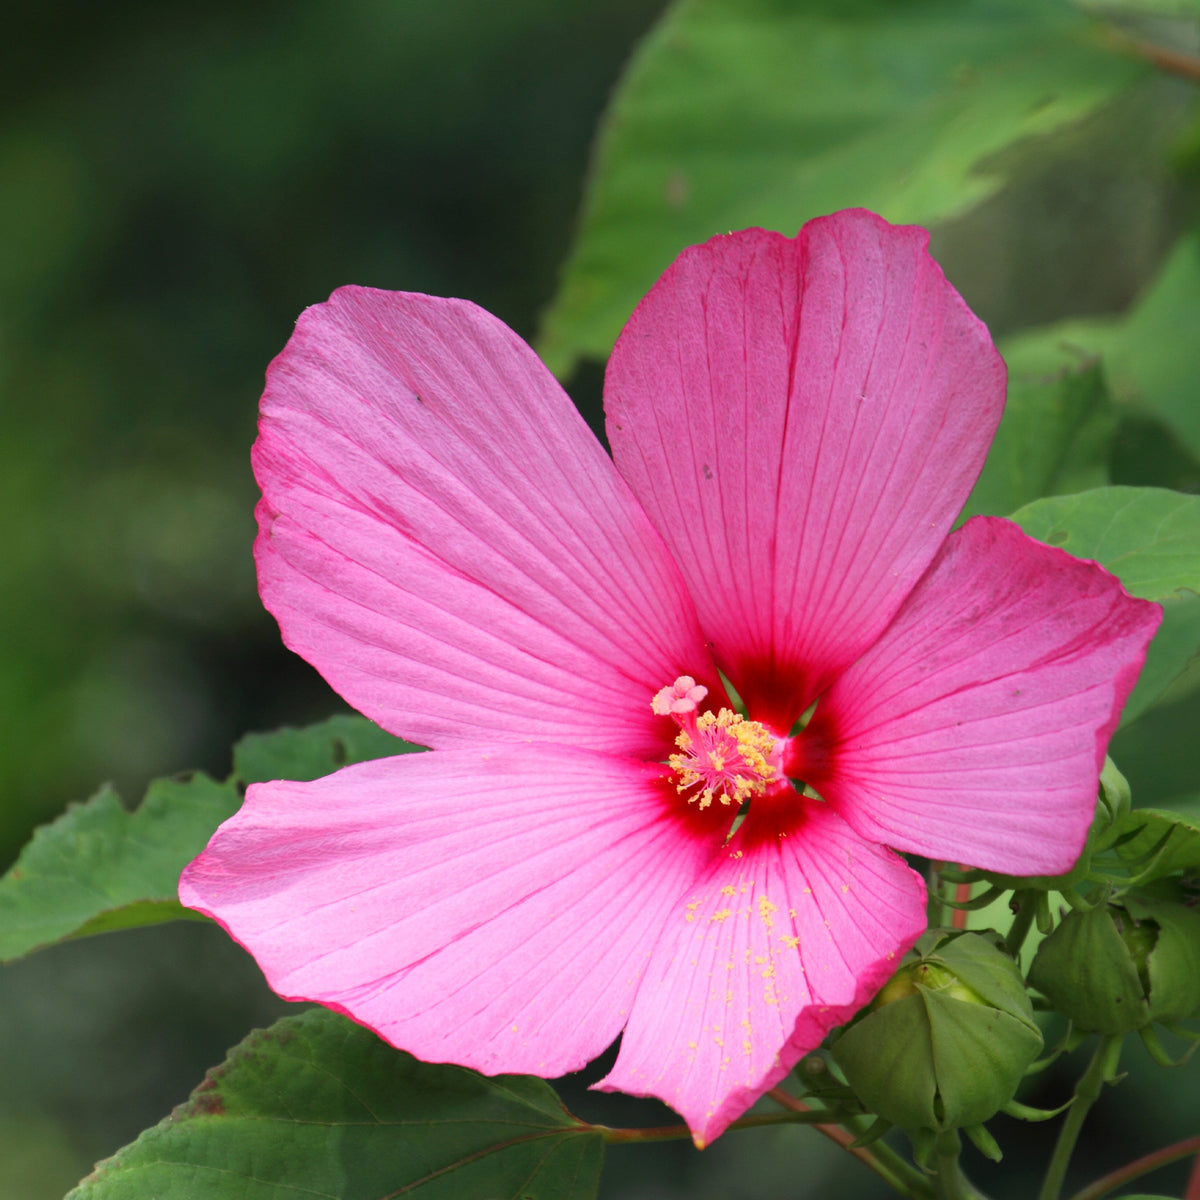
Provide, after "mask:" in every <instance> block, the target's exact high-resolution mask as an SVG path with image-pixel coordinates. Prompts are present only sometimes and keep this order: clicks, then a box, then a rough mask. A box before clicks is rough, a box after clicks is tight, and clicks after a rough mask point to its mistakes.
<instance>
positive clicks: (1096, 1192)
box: [1071, 1137, 1200, 1200]
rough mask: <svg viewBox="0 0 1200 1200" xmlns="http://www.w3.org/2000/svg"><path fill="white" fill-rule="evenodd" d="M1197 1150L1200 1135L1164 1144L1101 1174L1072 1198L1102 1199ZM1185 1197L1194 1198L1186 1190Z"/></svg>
mask: <svg viewBox="0 0 1200 1200" xmlns="http://www.w3.org/2000/svg"><path fill="white" fill-rule="evenodd" d="M1197 1152H1200V1137H1190V1138H1187V1139H1185V1140H1184V1141H1182V1142H1175V1143H1174V1145H1171V1146H1164V1147H1163V1148H1162V1149H1161V1150H1155V1151H1154V1152H1153V1153H1151V1154H1145V1155H1143V1156H1142V1157H1141V1158H1135V1159H1134V1160H1133V1162H1129V1163H1126V1164H1125V1165H1124V1166H1123V1167H1118V1168H1117V1169H1116V1170H1115V1171H1110V1172H1109V1173H1108V1174H1107V1175H1103V1176H1101V1177H1100V1178H1099V1179H1097V1180H1096V1181H1095V1182H1094V1183H1089V1184H1088V1186H1087V1187H1085V1188H1083V1189H1082V1191H1078V1192H1076V1193H1075V1194H1074V1195H1073V1196H1072V1197H1071V1200H1102V1197H1104V1196H1107V1195H1108V1193H1109V1192H1111V1191H1114V1190H1115V1189H1116V1188H1119V1187H1121V1186H1122V1185H1123V1184H1126V1183H1129V1181H1130V1180H1132V1179H1137V1178H1138V1177H1139V1176H1142V1175H1146V1174H1149V1172H1151V1171H1155V1170H1157V1169H1158V1168H1159V1167H1165V1166H1166V1165H1167V1164H1168V1163H1173V1162H1178V1161H1179V1160H1180V1159H1181V1158H1187V1156H1188V1155H1189V1154H1196V1153H1197ZM1184 1197H1185V1200H1192V1198H1191V1196H1190V1195H1189V1193H1188V1192H1186V1191H1185V1192H1184Z"/></svg>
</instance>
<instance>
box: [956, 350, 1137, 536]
mask: <svg viewBox="0 0 1200 1200" xmlns="http://www.w3.org/2000/svg"><path fill="white" fill-rule="evenodd" d="M1115 429H1116V420H1115V418H1114V416H1113V413H1112V407H1111V405H1110V404H1109V399H1108V392H1107V389H1106V388H1105V386H1104V377H1103V374H1102V372H1101V371H1100V368H1099V366H1098V365H1096V364H1094V363H1093V364H1091V365H1089V366H1085V367H1083V368H1082V369H1079V370H1065V371H1059V372H1057V373H1056V374H1054V375H1052V376H1050V377H1048V378H1046V377H1043V378H1029V377H1014V378H1011V379H1010V380H1009V388H1008V402H1007V404H1006V405H1005V408H1004V419H1003V420H1002V421H1001V422H1000V428H999V429H998V430H997V431H996V437H995V440H994V441H993V442H992V448H991V450H990V451H989V452H988V458H987V463H986V464H985V465H984V468H983V473H982V474H981V475H980V476H979V481H978V482H977V483H976V484H975V489H974V491H972V492H971V495H970V497H969V499H968V500H967V503H966V507H965V508H964V509H963V514H962V518H961V519H966V518H967V517H971V516H974V515H975V514H976V513H989V514H991V515H992V516H999V517H1003V516H1007V515H1008V514H1009V513H1010V512H1012V511H1013V510H1014V509H1018V508H1020V507H1021V506H1022V505H1024V504H1028V503H1029V502H1030V501H1031V500H1036V499H1038V498H1039V497H1040V496H1056V495H1061V494H1063V493H1067V492H1080V491H1084V490H1086V489H1088V488H1097V487H1101V486H1103V485H1104V484H1105V483H1107V482H1108V469H1107V463H1108V453H1109V447H1110V445H1111V443H1112V436H1113V432H1114V431H1115Z"/></svg>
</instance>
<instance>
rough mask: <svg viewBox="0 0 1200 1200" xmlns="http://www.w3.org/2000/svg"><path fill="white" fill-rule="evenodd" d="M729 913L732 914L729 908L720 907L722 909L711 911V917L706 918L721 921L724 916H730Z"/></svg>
mask: <svg viewBox="0 0 1200 1200" xmlns="http://www.w3.org/2000/svg"><path fill="white" fill-rule="evenodd" d="M730 915H732V914H731V913H730V910H729V909H727V908H722V909H718V910H717V911H716V912H715V913H713V915H712V916H711V917H709V918H708V919H709V920H710V921H716V922H718V923H720V922H721V921H724V920H725V918H726V917H728V916H730Z"/></svg>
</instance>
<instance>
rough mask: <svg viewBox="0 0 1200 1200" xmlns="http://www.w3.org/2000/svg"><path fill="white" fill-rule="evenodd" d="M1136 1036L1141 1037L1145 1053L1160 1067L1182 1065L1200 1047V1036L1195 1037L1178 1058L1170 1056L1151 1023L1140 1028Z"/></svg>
mask: <svg viewBox="0 0 1200 1200" xmlns="http://www.w3.org/2000/svg"><path fill="white" fill-rule="evenodd" d="M1138 1037H1140V1038H1141V1039H1142V1045H1143V1046H1145V1047H1146V1053H1147V1054H1149V1055H1150V1057H1151V1058H1152V1059H1153V1060H1154V1061H1155V1062H1156V1063H1157V1064H1158V1065H1159V1066H1160V1067H1182V1066H1183V1064H1184V1063H1186V1062H1187V1061H1188V1059H1190V1058H1191V1057H1192V1055H1193V1054H1195V1053H1196V1050H1197V1049H1198V1048H1200V1038H1196V1039H1194V1040H1193V1041H1192V1044H1191V1045H1190V1046H1189V1047H1188V1048H1187V1049H1186V1050H1185V1051H1184V1052H1183V1053H1182V1054H1181V1055H1180V1056H1179V1057H1178V1058H1172V1057H1171V1056H1170V1055H1169V1054H1168V1053H1167V1048H1166V1047H1165V1046H1164V1045H1163V1044H1162V1040H1161V1039H1160V1038H1159V1036H1158V1032H1157V1030H1156V1029H1155V1028H1154V1026H1153V1025H1146V1026H1144V1027H1143V1028H1142V1029H1139V1030H1138Z"/></svg>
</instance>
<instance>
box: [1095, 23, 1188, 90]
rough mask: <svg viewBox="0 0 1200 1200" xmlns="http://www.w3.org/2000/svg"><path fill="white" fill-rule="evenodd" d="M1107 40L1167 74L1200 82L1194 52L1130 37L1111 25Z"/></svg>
mask: <svg viewBox="0 0 1200 1200" xmlns="http://www.w3.org/2000/svg"><path fill="white" fill-rule="evenodd" d="M1107 32H1108V36H1109V40H1110V41H1111V42H1112V43H1113V44H1114V45H1115V46H1116V48H1117V49H1118V50H1123V51H1125V52H1126V53H1128V54H1133V55H1136V56H1137V57H1138V58H1144V59H1145V60H1146V61H1147V62H1148V63H1150V64H1151V65H1152V66H1155V67H1157V68H1158V69H1159V70H1160V71H1165V72H1166V73H1167V74H1168V75H1178V76H1179V77H1180V78H1181V79H1190V80H1191V81H1192V83H1200V58H1197V57H1196V56H1195V55H1194V54H1185V53H1184V52H1183V51H1181V50H1172V49H1171V48H1170V47H1169V46H1160V45H1159V44H1158V43H1157V42H1148V41H1144V40H1143V39H1141V38H1135V37H1130V36H1129V35H1128V34H1126V33H1121V32H1120V31H1119V30H1117V29H1114V28H1113V27H1112V26H1109V28H1108V31H1107Z"/></svg>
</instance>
